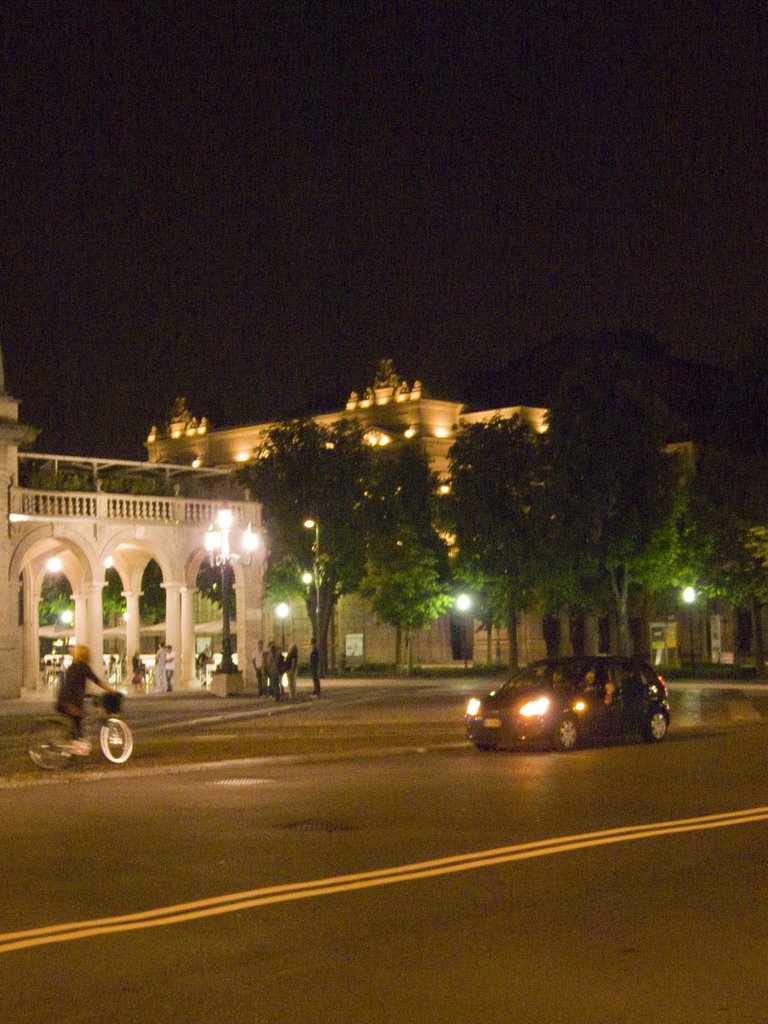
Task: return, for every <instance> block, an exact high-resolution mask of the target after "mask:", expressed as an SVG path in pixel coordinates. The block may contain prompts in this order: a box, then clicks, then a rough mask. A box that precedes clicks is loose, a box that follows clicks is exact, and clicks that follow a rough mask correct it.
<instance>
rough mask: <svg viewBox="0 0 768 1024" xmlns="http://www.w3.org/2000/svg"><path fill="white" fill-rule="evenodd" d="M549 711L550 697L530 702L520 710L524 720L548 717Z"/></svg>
mask: <svg viewBox="0 0 768 1024" xmlns="http://www.w3.org/2000/svg"><path fill="white" fill-rule="evenodd" d="M548 710H549V697H539V698H538V699H537V700H529V701H528V703H527V704H523V706H522V707H521V708H520V714H521V715H522V716H523V718H539V717H540V716H541V715H546V713H547V711H548Z"/></svg>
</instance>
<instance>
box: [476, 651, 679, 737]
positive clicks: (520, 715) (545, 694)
mask: <svg viewBox="0 0 768 1024" xmlns="http://www.w3.org/2000/svg"><path fill="white" fill-rule="evenodd" d="M465 721H466V726H467V736H468V737H469V739H470V740H471V741H472V742H473V743H474V744H475V746H476V747H477V748H478V749H479V750H495V749H496V748H497V747H514V746H519V745H521V744H523V743H532V742H535V743H546V744H548V745H550V746H553V747H555V749H557V750H572V749H573V748H574V747H576V746H578V744H579V743H581V742H582V741H584V740H590V741H591V740H609V739H612V738H615V737H618V736H627V735H637V734H638V733H639V734H640V736H642V738H643V739H644V740H646V741H647V742H648V743H659V742H661V740H663V739H664V737H665V736H666V734H667V729H668V728H669V698H668V696H667V687H666V684H665V682H664V680H663V679H662V678H661V676H659V675H657V673H656V672H655V671H654V670H653V668H652V667H651V666H650V665H649V664H647V663H646V662H644V661H640V660H638V659H637V658H614V657H603V656H596V657H579V658H553V659H547V660H545V661H535V662H532V663H531V664H530V665H526V667H525V668H521V669H519V670H518V671H517V672H516V673H515V674H514V675H513V676H512V678H511V679H509V680H508V681H507V682H506V683H504V685H503V686H501V687H499V689H498V690H492V691H491V692H490V693H489V694H487V695H486V696H485V697H473V698H472V699H471V700H470V702H469V704H468V705H467V713H466V719H465Z"/></svg>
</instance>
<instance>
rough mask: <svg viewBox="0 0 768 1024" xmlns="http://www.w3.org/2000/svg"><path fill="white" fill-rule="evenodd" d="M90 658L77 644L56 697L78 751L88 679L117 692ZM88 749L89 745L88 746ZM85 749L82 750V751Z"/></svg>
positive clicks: (87, 652)
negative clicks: (96, 672) (96, 668)
mask: <svg viewBox="0 0 768 1024" xmlns="http://www.w3.org/2000/svg"><path fill="white" fill-rule="evenodd" d="M90 660H91V652H90V650H89V649H88V648H87V647H86V646H85V645H84V644H77V645H76V647H75V651H74V654H73V656H72V664H71V665H70V666H69V668H68V669H67V671H66V672H65V673H64V679H63V680H62V682H61V685H60V687H59V694H58V697H57V698H56V710H57V711H58V712H59V714H61V715H66V717H67V718H68V719H69V721H70V723H71V728H72V741H73V752H74V753H79V752H80V747H81V745H82V744H83V743H84V742H85V741H84V740H83V721H82V720H83V698H84V697H85V687H86V685H87V683H88V680H89V679H90V681H91V682H93V683H95V684H96V685H97V686H99V687H101V689H102V690H106V692H107V693H113V694H119V693H120V691H119V690H113V689H112V687H111V686H107V684H106V683H105V682H103V681H102V680H101V679H99V677H98V676H97V675H96V674H95V673H94V671H93V669H92V668H91V666H90V665H89V664H88V663H89V661H90ZM89 749H90V747H89ZM84 752H85V751H83V753H84Z"/></svg>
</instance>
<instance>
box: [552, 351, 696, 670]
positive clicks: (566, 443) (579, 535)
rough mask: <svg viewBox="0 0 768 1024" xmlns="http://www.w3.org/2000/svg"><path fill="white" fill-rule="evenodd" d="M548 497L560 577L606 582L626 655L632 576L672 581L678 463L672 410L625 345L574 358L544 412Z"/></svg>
mask: <svg viewBox="0 0 768 1024" xmlns="http://www.w3.org/2000/svg"><path fill="white" fill-rule="evenodd" d="M547 422H548V431H547V433H546V435H545V437H546V449H547V464H548V471H547V478H546V503H547V521H548V523H549V534H550V544H549V549H550V551H555V552H556V553H557V556H558V558H559V560H560V564H561V580H562V581H567V580H568V577H569V576H570V583H568V584H567V586H568V587H569V588H570V589H571V591H572V590H573V587H574V585H576V586H578V587H582V586H583V587H585V588H586V589H588V590H594V588H595V587H597V588H598V591H599V590H600V589H602V588H604V589H605V593H606V597H607V599H608V602H609V606H610V608H611V610H612V613H613V619H614V622H615V625H616V631H617V634H618V636H617V639H618V650H619V653H622V654H627V653H629V612H628V609H629V596H630V590H631V587H632V586H633V584H639V583H641V582H642V583H643V584H644V585H646V586H647V585H649V584H654V583H657V582H659V581H660V580H662V579H665V578H666V579H669V577H670V576H671V574H672V572H673V569H674V553H675V544H674V540H675V531H674V519H675V511H676V501H677V487H678V479H679V475H680V474H679V467H678V465H677V462H676V460H675V458H674V456H673V455H672V454H670V453H668V452H667V450H666V443H667V441H668V439H669V435H668V429H669V424H670V418H669V415H668V413H667V410H666V409H665V408H664V407H663V405H662V404H661V402H660V401H659V400H658V399H656V398H655V397H654V390H653V387H652V383H651V382H650V381H647V380H645V379H644V376H643V374H642V372H641V371H640V370H639V368H638V366H637V365H636V364H635V363H633V362H632V361H631V360H630V359H628V358H627V356H626V355H625V354H624V353H621V352H617V351H615V352H607V353H606V354H605V356H604V358H602V359H600V360H598V361H594V360H590V359H583V360H580V359H578V358H577V359H576V361H575V364H574V365H573V366H572V367H571V369H569V370H568V371H566V372H565V373H564V374H563V376H562V378H561V380H560V384H559V386H558V388H557V390H556V393H555V396H554V399H553V402H552V406H551V408H550V410H549V413H548V418H547Z"/></svg>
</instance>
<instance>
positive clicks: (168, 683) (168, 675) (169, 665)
mask: <svg viewBox="0 0 768 1024" xmlns="http://www.w3.org/2000/svg"><path fill="white" fill-rule="evenodd" d="M175 669H176V654H175V653H174V650H173V647H172V645H171V644H166V645H165V692H166V693H170V692H171V690H172V689H173V673H174V671H175Z"/></svg>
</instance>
